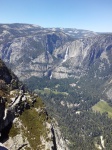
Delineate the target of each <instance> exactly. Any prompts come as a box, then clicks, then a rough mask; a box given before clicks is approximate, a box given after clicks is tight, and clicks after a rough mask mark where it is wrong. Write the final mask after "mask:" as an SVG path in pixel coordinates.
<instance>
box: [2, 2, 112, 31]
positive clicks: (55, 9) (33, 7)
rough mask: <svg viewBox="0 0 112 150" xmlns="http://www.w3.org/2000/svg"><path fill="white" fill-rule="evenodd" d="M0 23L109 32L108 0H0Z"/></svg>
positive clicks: (111, 28) (111, 19)
mask: <svg viewBox="0 0 112 150" xmlns="http://www.w3.org/2000/svg"><path fill="white" fill-rule="evenodd" d="M0 23H28V24H35V25H40V26H42V27H61V28H77V29H86V30H91V31H95V32H112V0H0Z"/></svg>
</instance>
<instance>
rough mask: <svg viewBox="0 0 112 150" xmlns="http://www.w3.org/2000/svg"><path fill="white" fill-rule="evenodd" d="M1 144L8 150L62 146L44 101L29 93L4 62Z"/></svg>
mask: <svg viewBox="0 0 112 150" xmlns="http://www.w3.org/2000/svg"><path fill="white" fill-rule="evenodd" d="M59 134H60V133H59ZM58 140H59V139H58ZM0 142H1V143H2V144H1V145H2V146H4V147H6V148H7V149H8V150H20V149H32V150H37V149H38V150H48V149H49V150H58V149H59V148H58V145H59V143H60V141H58V142H57V139H56V135H55V130H54V127H53V125H52V122H51V119H50V118H49V116H48V113H47V111H46V108H45V106H44V104H43V102H42V100H41V99H40V98H39V97H38V95H36V94H34V93H30V92H29V91H28V90H26V88H25V87H24V86H23V85H22V83H20V82H19V81H18V78H17V77H16V76H15V75H14V74H13V73H12V72H11V71H9V70H8V69H7V67H6V66H5V64H4V63H3V62H2V61H1V60H0ZM57 144H58V145H57ZM66 147H67V146H66ZM65 149H66V148H64V147H62V148H61V149H60V150H65Z"/></svg>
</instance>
